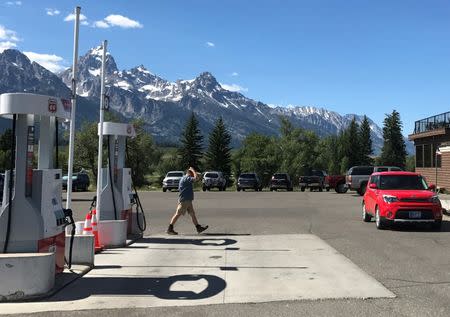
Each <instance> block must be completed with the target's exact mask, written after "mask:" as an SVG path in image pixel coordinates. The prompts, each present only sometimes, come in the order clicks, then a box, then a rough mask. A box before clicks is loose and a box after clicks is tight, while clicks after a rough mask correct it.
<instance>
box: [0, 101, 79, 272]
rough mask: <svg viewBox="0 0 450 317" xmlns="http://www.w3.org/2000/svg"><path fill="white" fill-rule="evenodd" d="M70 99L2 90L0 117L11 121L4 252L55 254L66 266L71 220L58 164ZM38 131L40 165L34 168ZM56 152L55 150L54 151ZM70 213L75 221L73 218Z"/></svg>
mask: <svg viewBox="0 0 450 317" xmlns="http://www.w3.org/2000/svg"><path fill="white" fill-rule="evenodd" d="M71 108H72V106H71V102H70V100H66V99H60V98H55V97H50V96H43V95H35V94H28V93H8V94H2V95H0V116H2V117H7V118H12V120H13V131H12V132H13V133H12V134H13V144H15V146H13V148H12V155H11V163H12V164H11V169H10V170H8V171H6V173H5V182H4V190H3V198H4V199H3V202H2V206H1V209H0V252H2V253H47V252H49V253H55V262H56V272H57V273H60V272H62V271H63V269H64V249H65V232H64V228H65V226H67V225H68V224H69V223H71V222H73V219H72V214H71V210H65V209H63V207H62V201H61V195H62V171H61V169H57V168H55V159H54V147H55V146H56V147H57V146H58V145H57V143H56V142H57V136H56V135H57V133H55V130H56V131H57V126H58V119H63V120H70V115H71ZM37 134H39V143H38V154H37V156H38V159H37V169H33V165H34V163H35V162H34V160H35V159H34V158H35V143H36V142H35V139H37V138H36V135H37ZM56 153H57V151H56ZM69 218H70V219H71V220H69Z"/></svg>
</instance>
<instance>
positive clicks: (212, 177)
mask: <svg viewBox="0 0 450 317" xmlns="http://www.w3.org/2000/svg"><path fill="white" fill-rule="evenodd" d="M202 183H203V186H202V188H203V191H207V190H211V188H218V189H219V191H224V190H226V188H227V180H226V179H225V177H224V176H223V173H222V172H216V171H211V172H206V173H205V174H204V175H203V179H202Z"/></svg>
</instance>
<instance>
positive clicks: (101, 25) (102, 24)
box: [92, 20, 110, 29]
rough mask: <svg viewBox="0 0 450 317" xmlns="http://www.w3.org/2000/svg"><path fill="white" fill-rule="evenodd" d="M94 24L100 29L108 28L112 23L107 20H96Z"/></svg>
mask: <svg viewBox="0 0 450 317" xmlns="http://www.w3.org/2000/svg"><path fill="white" fill-rule="evenodd" d="M92 26H93V27H95V28H100V29H107V28H109V27H110V25H109V24H108V23H106V22H105V21H103V20H100V21H95V22H94V23H93V24H92Z"/></svg>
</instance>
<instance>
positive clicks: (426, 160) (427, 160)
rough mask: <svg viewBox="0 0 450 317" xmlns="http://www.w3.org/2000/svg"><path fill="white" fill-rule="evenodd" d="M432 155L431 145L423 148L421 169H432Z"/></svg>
mask: <svg viewBox="0 0 450 317" xmlns="http://www.w3.org/2000/svg"><path fill="white" fill-rule="evenodd" d="M433 161H434V155H433V151H432V149H431V144H425V145H424V146H423V167H433Z"/></svg>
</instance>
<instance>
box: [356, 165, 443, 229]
mask: <svg viewBox="0 0 450 317" xmlns="http://www.w3.org/2000/svg"><path fill="white" fill-rule="evenodd" d="M434 188H435V187H434V186H433V185H431V186H428V185H427V183H426V181H425V179H424V178H423V177H422V176H420V175H419V174H417V173H411V172H382V173H373V174H372V175H371V176H370V179H369V183H368V186H367V191H366V193H365V194H364V199H363V205H362V216H363V220H364V221H365V222H369V221H370V220H371V219H372V217H375V223H376V225H377V228H378V229H385V228H386V227H387V226H388V225H389V224H393V223H430V224H431V225H432V226H433V228H434V229H440V228H441V224H442V206H441V202H440V201H439V198H438V196H437V194H436V193H434V192H433V189H434Z"/></svg>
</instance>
